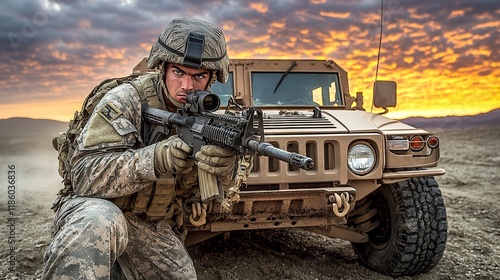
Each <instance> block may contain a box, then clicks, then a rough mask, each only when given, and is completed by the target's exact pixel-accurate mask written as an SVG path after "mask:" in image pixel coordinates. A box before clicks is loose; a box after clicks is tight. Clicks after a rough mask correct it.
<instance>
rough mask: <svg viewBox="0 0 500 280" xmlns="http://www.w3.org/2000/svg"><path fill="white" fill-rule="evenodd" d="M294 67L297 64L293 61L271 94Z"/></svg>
mask: <svg viewBox="0 0 500 280" xmlns="http://www.w3.org/2000/svg"><path fill="white" fill-rule="evenodd" d="M295 66H297V62H296V61H295V60H294V61H292V65H290V67H288V69H287V70H286V72H285V73H283V75H282V76H281V78H280V80H279V82H278V84H277V85H276V87H275V88H274V91H273V93H276V91H277V90H278V87H279V86H280V85H281V83H282V82H283V80H284V79H285V77H286V76H288V74H289V73H290V71H292V69H293V67H295Z"/></svg>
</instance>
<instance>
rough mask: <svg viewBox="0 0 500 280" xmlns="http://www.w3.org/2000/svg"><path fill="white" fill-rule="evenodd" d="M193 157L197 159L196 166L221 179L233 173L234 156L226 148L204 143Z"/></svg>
mask: <svg viewBox="0 0 500 280" xmlns="http://www.w3.org/2000/svg"><path fill="white" fill-rule="evenodd" d="M195 158H196V159H197V160H198V168H200V169H202V170H204V171H206V172H207V173H210V174H212V175H218V176H220V177H221V179H222V178H224V177H228V176H232V175H233V171H234V164H235V162H236V156H235V155H234V154H233V152H231V151H229V150H227V149H224V148H221V147H218V146H215V145H205V146H203V147H201V149H200V151H199V152H197V153H196V155H195Z"/></svg>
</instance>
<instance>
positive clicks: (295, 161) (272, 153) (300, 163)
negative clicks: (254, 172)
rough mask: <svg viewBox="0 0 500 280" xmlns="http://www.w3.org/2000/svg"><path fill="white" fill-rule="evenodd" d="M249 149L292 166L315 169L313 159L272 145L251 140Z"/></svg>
mask: <svg viewBox="0 0 500 280" xmlns="http://www.w3.org/2000/svg"><path fill="white" fill-rule="evenodd" d="M248 147H250V148H251V149H252V150H254V151H256V152H258V153H259V154H261V155H264V156H269V157H273V158H277V159H279V160H281V161H284V162H287V163H288V164H290V165H292V166H296V167H299V168H302V169H305V170H311V169H313V168H314V161H313V160H312V158H310V157H306V156H303V155H300V154H297V153H291V152H288V151H285V150H282V149H279V148H276V147H274V146H273V145H272V144H270V143H266V142H260V141H257V140H253V139H250V140H249V141H248Z"/></svg>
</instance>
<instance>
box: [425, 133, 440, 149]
mask: <svg viewBox="0 0 500 280" xmlns="http://www.w3.org/2000/svg"><path fill="white" fill-rule="evenodd" d="M427 146H429V148H431V149H435V148H437V146H439V139H438V138H437V137H436V136H431V137H429V138H428V139H427Z"/></svg>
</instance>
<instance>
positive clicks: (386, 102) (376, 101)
mask: <svg viewBox="0 0 500 280" xmlns="http://www.w3.org/2000/svg"><path fill="white" fill-rule="evenodd" d="M396 96H397V95H396V82H394V81H375V83H374V84H373V106H375V107H377V108H384V109H385V108H387V107H396V103H397V102H396V101H397V98H396Z"/></svg>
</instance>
